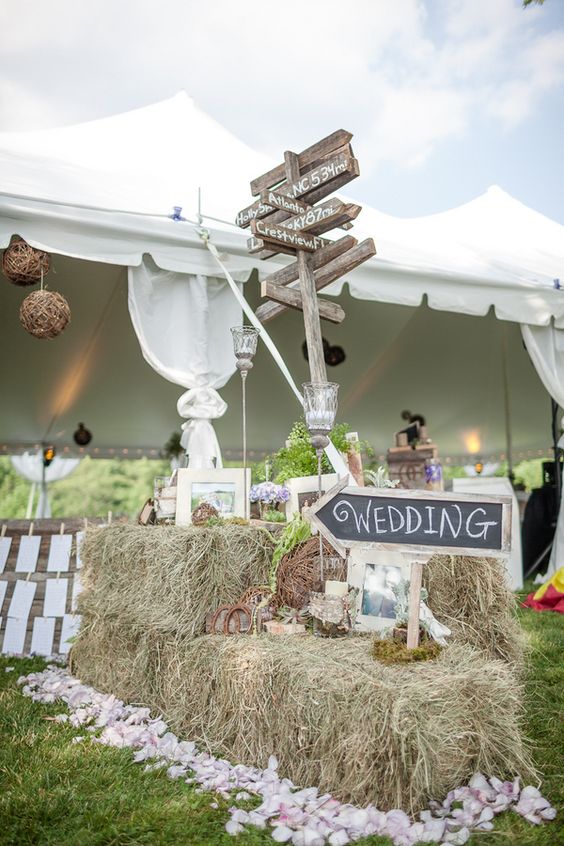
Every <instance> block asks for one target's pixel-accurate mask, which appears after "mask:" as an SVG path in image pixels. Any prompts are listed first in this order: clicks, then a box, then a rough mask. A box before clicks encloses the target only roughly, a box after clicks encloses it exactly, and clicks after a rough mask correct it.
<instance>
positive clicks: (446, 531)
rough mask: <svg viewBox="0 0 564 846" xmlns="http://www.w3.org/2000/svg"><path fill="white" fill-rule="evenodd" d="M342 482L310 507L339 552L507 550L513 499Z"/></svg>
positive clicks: (496, 552)
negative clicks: (355, 549) (357, 548)
mask: <svg viewBox="0 0 564 846" xmlns="http://www.w3.org/2000/svg"><path fill="white" fill-rule="evenodd" d="M346 485H347V481H346V480H343V481H341V482H339V484H338V485H336V486H335V487H334V488H332V489H331V490H330V491H328V492H327V493H326V494H325V496H323V497H322V498H321V499H320V500H319V502H318V503H317V504H316V505H315V506H313V508H311V509H310V514H311V518H312V521H313V523H314V524H315V525H316V526H317V527H318V528H319V531H320V532H321V534H322V535H324V536H325V537H326V538H327V539H328V540H329V541H330V542H331V543H332V544H333V545H334V546H335V547H336V548H337V549H339V550H340V551H341V552H344V550H346V549H349V548H351V547H353V546H364V547H367V546H368V547H374V548H376V549H378V548H379V549H397V548H400V547H401V548H402V549H403V550H405V551H406V552H409V551H416V552H428V553H429V554H432V553H433V552H455V553H458V554H461V553H462V554H467V555H493V556H499V555H506V554H507V553H508V552H509V551H510V547H511V498H510V497H504V496H480V495H474V494H452V493H444V492H432V491H413V490H393V489H390V488H356V487H347V486H346Z"/></svg>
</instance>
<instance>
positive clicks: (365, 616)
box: [347, 547, 410, 632]
mask: <svg viewBox="0 0 564 846" xmlns="http://www.w3.org/2000/svg"><path fill="white" fill-rule="evenodd" d="M409 569H410V568H409V562H408V560H407V558H406V556H405V555H403V554H402V553H401V552H388V551H382V550H376V549H370V548H368V547H367V548H365V549H363V548H362V547H357V548H356V549H353V550H351V553H350V555H349V561H348V566H347V580H348V583H349V585H350V586H351V587H354V588H356V589H357V591H358V593H357V601H356V617H355V623H354V629H355V631H360V632H377V631H382V630H383V629H389V628H393V627H394V625H395V619H396V614H395V602H396V600H395V596H394V594H393V591H392V590H391V583H397V582H399V580H400V579H409Z"/></svg>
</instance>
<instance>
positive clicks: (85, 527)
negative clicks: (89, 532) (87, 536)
mask: <svg viewBox="0 0 564 846" xmlns="http://www.w3.org/2000/svg"><path fill="white" fill-rule="evenodd" d="M87 528H88V517H85V518H84V531H86V529H87Z"/></svg>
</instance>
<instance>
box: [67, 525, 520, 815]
mask: <svg viewBox="0 0 564 846" xmlns="http://www.w3.org/2000/svg"><path fill="white" fill-rule="evenodd" d="M272 548H273V544H272V539H271V538H270V535H269V534H268V533H267V532H265V531H264V530H262V529H256V528H253V527H243V526H218V527H212V528H209V529H200V528H194V527H187V528H185V529H184V528H183V529H181V528H178V527H167V526H164V527H150V528H147V527H140V526H131V525H125V526H124V525H116V526H111V527H108V528H105V529H98V530H91V531H89V532H88V534H87V538H86V540H85V543H84V545H83V548H82V559H83V562H84V565H83V581H84V585H85V589H84V591H83V593H82V594H81V596H80V600H79V611H80V612H81V613H82V614H83V625H82V628H81V631H80V634H79V637H78V639H77V641H76V643H75V644H74V646H73V648H72V650H71V662H72V669H73V672H74V673H75V674H76V675H78V676H79V677H80V678H81V679H82V681H83V682H85V683H88V684H92V685H94V686H95V687H97V688H99V689H102V690H105V691H108V692H112V693H115V694H117V695H118V696H119V697H120V698H122V699H125V700H126V701H129V702H134V703H137V704H143V705H147V706H150V707H151V708H152V709H154V710H155V711H158V712H162V713H163V714H164V715H165V718H166V719H167V721H168V722H169V724H170V725H171V727H172V728H173V730H175V731H177V732H178V733H179V734H182V735H183V736H184V737H188V738H190V739H194V740H197V741H198V742H199V744H200V745H201V746H203V747H207V748H209V749H210V751H212V752H213V753H214V754H216V755H220V756H225V757H228V758H230V759H231V760H232V761H234V762H236V761H241V762H243V763H246V764H251V765H259V766H265V765H266V763H267V760H268V756H269V755H270V754H271V753H275V754H276V755H277V756H278V758H279V760H280V769H281V772H282V773H283V774H284V775H285V776H288V777H289V778H291V779H292V780H293V781H294V782H295V783H296V784H300V785H312V784H313V785H318V786H319V787H320V788H321V789H322V790H329V791H331V792H332V793H334V794H335V795H336V796H337V797H338V798H340V799H342V800H345V801H353V802H355V803H365V802H369V801H373V802H375V803H376V804H377V805H378V806H379V807H380V808H382V809H387V808H391V807H403V808H405V809H406V810H412V811H415V810H417V809H418V808H420V807H422V806H424V805H425V804H426V802H427V801H428V800H429V799H430V798H441V797H442V796H444V794H445V793H446V792H447V791H448V790H450V789H452V788H453V787H455V786H457V785H459V784H463V783H465V782H466V781H467V780H468V778H469V777H470V776H471V775H472V773H473V772H475V771H476V770H482V771H483V772H486V773H488V775H495V776H498V777H500V778H502V777H514V776H515V775H517V774H519V775H521V776H523V777H530V775H531V765H530V762H529V757H528V753H527V751H526V750H525V749H524V748H523V743H522V739H521V735H520V731H519V723H520V719H521V689H520V686H519V683H518V681H516V677H515V676H516V673H515V665H516V664H518V663H519V661H520V658H521V645H520V644H521V639H520V636H519V630H518V629H517V626H516V624H515V622H514V619H513V600H512V597H511V595H510V593H509V591H508V590H507V589H506V588H505V586H504V585H505V582H504V576H503V572H502V568H501V565H500V564H499V563H498V562H496V561H492V560H487V559H479V558H472V559H464V558H453V557H450V556H436V557H434V558H433V559H432V561H431V562H430V563H429V564H428V565H427V566H426V568H425V579H426V584H427V587H428V588H429V591H430V600H429V602H430V605H431V607H432V609H433V611H434V612H435V614H436V615H437V617H438V618H439V619H440V620H441V621H442V622H444V623H446V624H447V625H449V626H450V627H451V628H452V630H453V637H452V639H451V641H452V642H451V643H450V645H449V646H448V647H447V648H445V649H444V650H443V651H442V652H441V654H440V655H439V656H438V658H437V659H436V660H433V661H426V662H423V663H421V664H417V665H409V666H384V665H382V664H380V663H378V662H376V661H375V660H374V659H373V658H372V657H371V655H370V648H371V638H370V637H366V636H364V637H363V636H355V637H349V638H344V639H339V640H326V639H323V638H315V637H312V636H309V637H301V638H294V637H287V638H282V637H276V636H269V635H262V636H260V637H254V636H250V635H241V636H231V637H222V636H220V635H203V636H201V637H195V635H198V634H201V633H202V632H203V631H204V624H205V617H206V614H207V613H209V612H210V611H213V610H215V609H217V608H218V607H219V606H220V605H222V604H227V603H233V602H235V601H237V600H238V599H239V597H240V596H241V595H242V594H243V592H244V591H245V589H247V588H248V587H249V586H251V585H253V584H254V585H256V584H261V583H265V582H267V580H268V572H269V568H270V560H271V556H272ZM499 658H502V659H503V660H499ZM496 659H497V660H496Z"/></svg>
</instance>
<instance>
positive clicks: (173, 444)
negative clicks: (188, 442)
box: [163, 432, 182, 459]
mask: <svg viewBox="0 0 564 846" xmlns="http://www.w3.org/2000/svg"><path fill="white" fill-rule="evenodd" d="M181 437H182V436H181V434H180V432H173V433H172V435H171V436H170V438H169V439H168V441H167V442H166V444H165V445H164V447H163V452H164V454H165V458H169V459H170V458H178V456H179V455H181V453H182V447H181V445H180V439H181Z"/></svg>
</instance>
